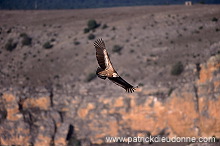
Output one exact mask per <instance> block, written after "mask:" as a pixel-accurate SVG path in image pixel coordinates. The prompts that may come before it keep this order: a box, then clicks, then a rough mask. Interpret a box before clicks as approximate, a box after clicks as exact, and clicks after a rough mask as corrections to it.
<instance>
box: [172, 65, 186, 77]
mask: <svg viewBox="0 0 220 146" xmlns="http://www.w3.org/2000/svg"><path fill="white" fill-rule="evenodd" d="M183 69H184V67H183V64H182V62H181V61H179V62H177V63H176V64H174V65H173V66H172V69H171V75H175V76H178V75H180V74H181V73H182V72H183Z"/></svg>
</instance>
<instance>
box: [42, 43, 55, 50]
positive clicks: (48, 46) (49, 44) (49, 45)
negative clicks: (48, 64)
mask: <svg viewBox="0 0 220 146" xmlns="http://www.w3.org/2000/svg"><path fill="white" fill-rule="evenodd" d="M43 47H44V48H45V49H50V48H52V47H53V45H52V44H51V43H50V42H46V43H44V45H43Z"/></svg>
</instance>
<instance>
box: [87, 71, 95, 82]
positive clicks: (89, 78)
mask: <svg viewBox="0 0 220 146" xmlns="http://www.w3.org/2000/svg"><path fill="white" fill-rule="evenodd" d="M95 78H96V74H95V73H93V72H92V73H90V74H88V76H87V77H86V82H91V81H92V80H94V79H95Z"/></svg>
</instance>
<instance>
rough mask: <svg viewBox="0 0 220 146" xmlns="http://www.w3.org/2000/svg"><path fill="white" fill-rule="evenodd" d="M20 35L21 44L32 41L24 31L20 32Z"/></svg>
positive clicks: (26, 44)
mask: <svg viewBox="0 0 220 146" xmlns="http://www.w3.org/2000/svg"><path fill="white" fill-rule="evenodd" d="M20 37H22V38H23V39H22V41H21V43H22V45H23V46H29V45H31V43H32V38H31V37H29V36H28V35H27V34H26V33H21V34H20Z"/></svg>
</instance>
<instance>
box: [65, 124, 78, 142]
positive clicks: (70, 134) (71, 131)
mask: <svg viewBox="0 0 220 146" xmlns="http://www.w3.org/2000/svg"><path fill="white" fill-rule="evenodd" d="M74 132H75V131H74V126H73V125H71V124H70V125H69V130H68V133H67V136H66V141H68V144H67V145H68V146H73V145H74V146H81V142H80V141H79V140H78V139H77V138H76V135H75V133H74Z"/></svg>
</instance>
